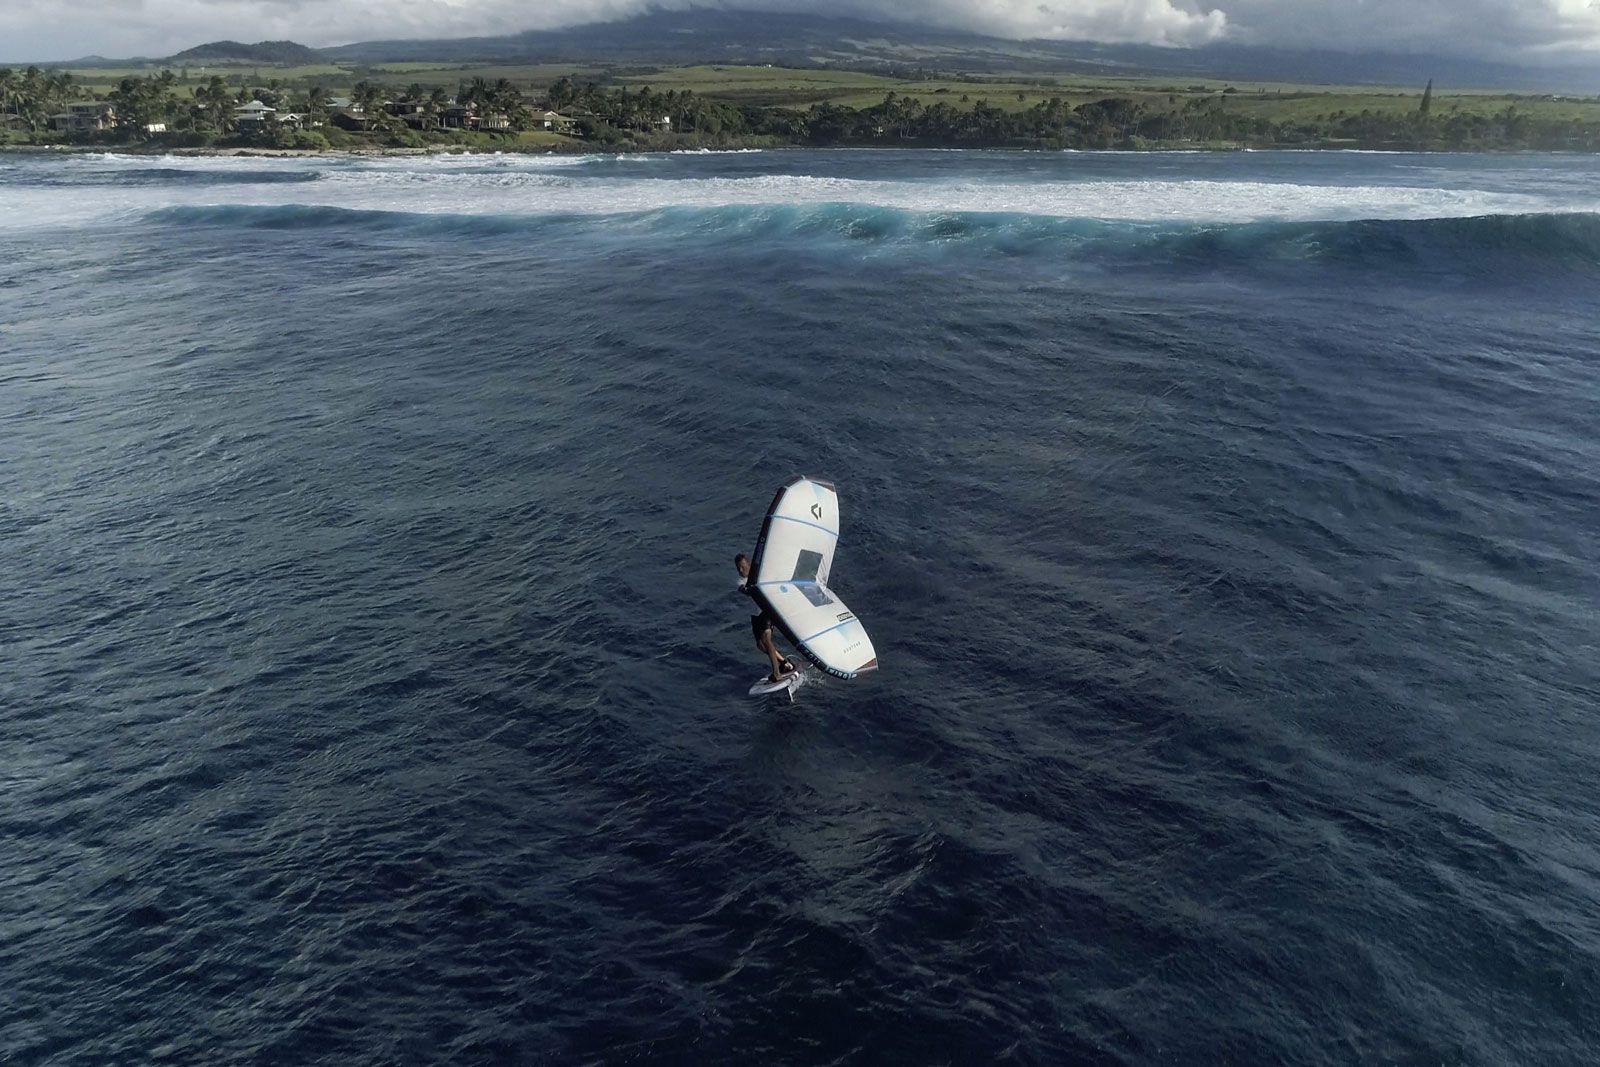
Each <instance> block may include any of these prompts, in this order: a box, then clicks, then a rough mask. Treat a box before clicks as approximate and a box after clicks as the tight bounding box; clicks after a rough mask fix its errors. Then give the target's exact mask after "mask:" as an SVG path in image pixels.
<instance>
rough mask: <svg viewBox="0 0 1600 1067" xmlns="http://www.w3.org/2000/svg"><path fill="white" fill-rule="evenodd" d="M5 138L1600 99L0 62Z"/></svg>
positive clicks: (1137, 135) (1434, 139)
mask: <svg viewBox="0 0 1600 1067" xmlns="http://www.w3.org/2000/svg"><path fill="white" fill-rule="evenodd" d="M284 44H285V45H287V44H288V42H284ZM286 55H287V53H286ZM519 75H520V76H519ZM0 143H10V144H30V145H72V144H85V145H101V146H112V145H124V146H146V147H150V148H182V147H197V148H204V147H229V146H237V147H257V148H277V149H304V150H324V149H355V148H396V147H412V148H425V147H430V146H440V147H446V146H452V145H453V146H462V147H481V148H491V147H492V148H563V147H584V146H589V147H591V148H592V147H600V148H605V149H627V150H639V149H658V148H678V147H684V148H692V147H737V146H749V145H754V146H772V145H848V146H878V147H894V146H904V147H918V146H920V147H935V146H956V147H974V148H985V147H989V148H1000V147H1010V148H1052V149H1061V148H1074V149H1107V148H1121V149H1140V148H1180V147H1187V148H1217V149H1226V148H1240V147H1259V148H1273V147H1280V148H1281V147H1300V148H1388V149H1418V150H1430V149H1444V150H1493V151H1505V150H1529V149H1533V150H1565V151H1600V100H1597V99H1594V98H1586V97H1561V96H1554V95H1548V94H1543V95H1512V94H1482V93H1454V94H1452V93H1447V92H1443V91H1441V90H1438V89H1436V88H1435V87H1434V86H1433V85H1432V83H1431V82H1428V83H1427V84H1426V86H1425V88H1424V89H1423V90H1422V91H1420V92H1418V91H1415V90H1412V91H1403V90H1380V89H1373V88H1326V87H1307V86H1294V85H1288V84H1245V85H1233V84H1229V83H1218V82H1202V83H1197V84H1188V85H1164V84H1159V83H1157V82H1156V81H1154V80H1152V79H1137V78H1124V79H1106V78H1101V79H1098V80H1095V79H1089V78H1086V77H1083V76H1077V75H1073V76H1061V77H1044V76H1028V77H1021V76H1019V77H1011V78H1006V77H996V76H978V75H950V74H939V73H938V72H933V71H927V70H922V69H909V70H903V71H897V72H892V73H889V74H885V73H881V72H852V71H841V70H832V69H790V68H779V67H736V66H735V67H705V66H701V67H666V68H658V67H652V68H620V69H604V70H597V69H586V68H583V67H581V66H577V65H543V66H539V67H524V68H516V67H505V66H490V65H483V64H479V65H476V66H474V65H471V64H456V65H448V64H446V65H439V64H434V65H429V64H424V63H406V64H387V65H376V66H372V67H365V68H356V69H353V70H344V69H343V68H338V67H333V68H329V67H327V66H318V65H315V64H306V65H302V66H298V67H296V66H290V65H282V66H268V67H262V66H259V65H252V66H250V67H248V68H242V67H229V66H227V65H223V66H220V67H219V66H210V67H208V68H206V69H204V70H202V71H194V70H191V69H190V68H188V67H184V66H179V67H178V68H177V69H173V68H171V67H166V68H162V69H157V70H143V71H140V70H135V69H131V68H130V69H126V70H115V69H92V68H91V69H85V70H79V71H72V70H43V69H40V68H39V67H29V68H27V69H26V70H20V71H19V70H12V69H0Z"/></svg>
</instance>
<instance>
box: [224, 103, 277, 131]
mask: <svg viewBox="0 0 1600 1067" xmlns="http://www.w3.org/2000/svg"><path fill="white" fill-rule="evenodd" d="M277 117H278V109H277V108H275V107H269V106H268V105H266V104H263V103H262V102H261V101H259V100H252V101H250V102H249V103H248V104H240V105H239V106H238V107H236V108H234V109H233V121H234V122H237V123H238V124H239V125H240V126H241V127H256V126H260V125H261V124H262V123H263V122H266V121H267V120H269V119H275V118H277Z"/></svg>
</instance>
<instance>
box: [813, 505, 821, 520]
mask: <svg viewBox="0 0 1600 1067" xmlns="http://www.w3.org/2000/svg"><path fill="white" fill-rule="evenodd" d="M811 514H812V515H814V516H816V517H817V518H819V519H820V518H822V505H821V504H812V505H811Z"/></svg>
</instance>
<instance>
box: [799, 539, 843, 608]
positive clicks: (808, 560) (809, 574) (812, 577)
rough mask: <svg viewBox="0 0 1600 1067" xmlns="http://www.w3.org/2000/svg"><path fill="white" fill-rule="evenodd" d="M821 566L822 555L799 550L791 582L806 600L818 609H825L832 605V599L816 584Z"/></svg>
mask: <svg viewBox="0 0 1600 1067" xmlns="http://www.w3.org/2000/svg"><path fill="white" fill-rule="evenodd" d="M821 566H822V553H821V552H811V551H808V550H806V549H801V550H800V556H799V558H798V559H796V560H795V561H794V578H792V579H791V581H793V582H794V584H795V586H796V587H797V588H798V589H799V590H800V592H802V593H804V594H805V597H806V599H807V600H809V601H811V603H813V604H815V605H816V606H817V607H819V608H825V607H827V606H828V605H829V604H832V603H833V598H832V597H830V596H829V595H828V591H827V590H826V589H824V588H822V586H820V585H818V584H817V570H818V569H819V568H820V567H821Z"/></svg>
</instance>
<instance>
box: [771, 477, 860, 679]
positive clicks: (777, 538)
mask: <svg viewBox="0 0 1600 1067" xmlns="http://www.w3.org/2000/svg"><path fill="white" fill-rule="evenodd" d="M838 541H839V496H838V494H837V493H835V492H834V489H833V486H832V485H830V484H829V483H827V482H819V481H817V480H816V479H815V478H805V477H800V478H796V479H795V480H794V481H792V482H790V483H789V484H788V485H785V486H784V487H783V488H782V489H779V490H778V495H777V496H775V497H774V498H773V500H772V507H770V508H768V509H767V517H766V521H765V522H763V523H762V524H761V537H760V539H758V540H757V541H756V554H755V558H754V559H753V560H752V561H751V564H750V585H751V591H752V592H753V593H754V594H755V599H756V600H757V601H758V602H759V603H760V604H761V606H762V607H764V608H766V610H767V614H769V615H771V616H772V619H773V621H774V622H775V623H776V624H777V626H778V628H779V629H780V630H782V631H783V634H784V636H785V637H787V638H788V639H789V640H790V641H791V642H792V643H793V644H794V646H795V647H796V648H798V649H799V650H800V651H801V652H803V653H805V655H806V658H807V659H809V660H811V662H813V663H815V664H816V665H817V666H818V667H821V668H822V669H823V670H825V671H827V672H828V673H829V674H832V675H836V676H838V677H840V678H854V677H855V676H856V675H858V674H863V673H865V672H866V671H871V670H876V669H877V667H878V653H877V652H876V651H875V650H874V649H873V647H872V638H870V637H868V636H867V631H866V630H865V629H864V628H863V627H862V625H861V622H860V620H859V619H857V618H856V617H855V613H854V612H852V611H851V610H850V609H849V608H847V607H845V605H844V601H842V600H840V599H839V597H838V595H837V594H836V593H834V592H833V590H831V589H829V588H828V575H829V573H830V572H831V571H832V569H833V549H834V546H835V545H836V544H837V543H838Z"/></svg>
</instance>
